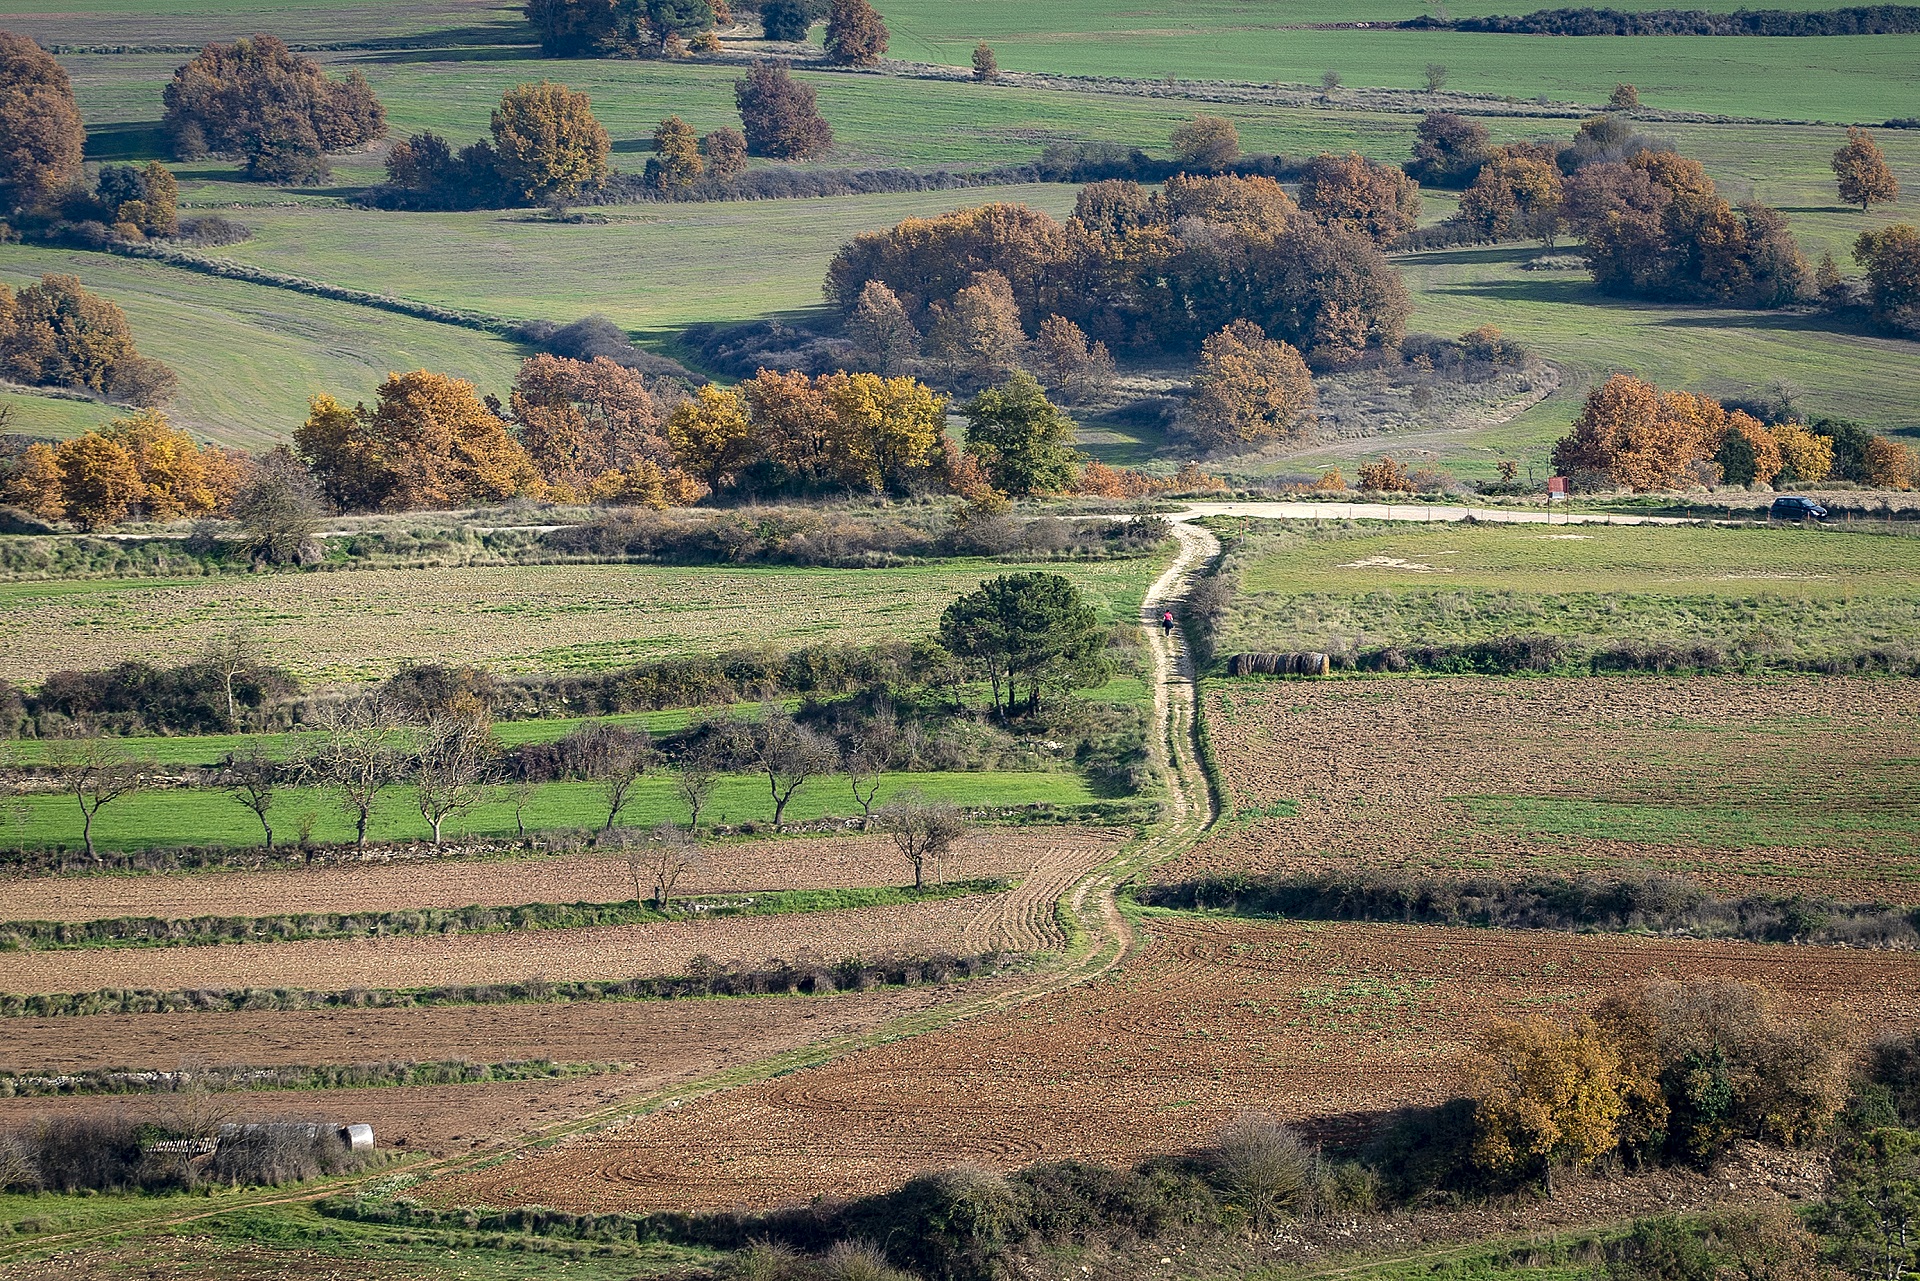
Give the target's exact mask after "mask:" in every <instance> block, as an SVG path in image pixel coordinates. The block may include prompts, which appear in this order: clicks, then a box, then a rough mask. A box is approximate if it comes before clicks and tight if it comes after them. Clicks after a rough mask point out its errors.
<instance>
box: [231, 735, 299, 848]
mask: <svg viewBox="0 0 1920 1281" xmlns="http://www.w3.org/2000/svg"><path fill="white" fill-rule="evenodd" d="M285 772H286V771H285V768H284V767H283V766H282V765H281V764H280V762H279V761H277V760H275V759H274V758H273V753H272V752H270V751H269V750H268V749H267V740H266V738H265V737H264V736H256V737H254V738H252V739H249V740H248V742H247V745H246V746H245V747H243V748H241V749H240V750H239V751H237V752H229V753H227V759H226V760H225V761H223V762H221V765H220V790H221V791H223V792H225V793H226V794H227V795H228V796H231V797H232V798H233V799H234V800H236V801H238V802H239V803H240V805H241V807H242V808H244V809H247V810H249V811H251V812H252V814H253V816H254V817H255V818H257V819H259V820H260V830H261V831H262V832H263V833H265V835H266V840H267V852H268V853H272V852H273V824H272V823H271V822H269V821H268V818H267V812H268V811H269V810H271V809H272V808H273V792H274V788H275V787H277V786H278V785H279V783H280V779H281V776H282V775H283V774H284V773H285Z"/></svg>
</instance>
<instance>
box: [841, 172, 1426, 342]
mask: <svg viewBox="0 0 1920 1281" xmlns="http://www.w3.org/2000/svg"><path fill="white" fill-rule="evenodd" d="M1336 167H1337V168H1339V169H1341V170H1343V171H1349V172H1354V171H1357V172H1365V167H1364V162H1362V164H1361V165H1360V166H1355V167H1353V168H1352V169H1351V170H1349V169H1348V166H1346V165H1345V163H1344V162H1341V163H1340V164H1339V165H1338V166H1330V168H1336ZM1330 185H1337V184H1336V183H1334V181H1333V180H1332V179H1331V178H1330ZM1387 187H1388V185H1387V184H1383V185H1382V188H1381V189H1382V190H1383V191H1384V190H1386V189H1387ZM1395 199H1396V200H1397V197H1395ZM1362 203H1364V202H1362ZM1320 207H1321V208H1322V209H1323V211H1325V212H1326V215H1327V216H1326V220H1324V221H1323V220H1322V219H1321V218H1320V217H1316V216H1313V215H1309V214H1307V213H1305V212H1303V211H1302V209H1301V207H1300V206H1299V205H1297V204H1296V203H1295V202H1294V200H1293V198H1292V197H1290V196H1289V195H1287V193H1286V192H1285V191H1284V190H1283V189H1282V188H1281V186H1280V184H1279V183H1277V182H1274V181H1273V180H1272V179H1269V178H1259V177H1255V178H1239V177H1193V176H1190V175H1185V174H1181V175H1176V176H1175V177H1174V178H1172V179H1170V180H1169V181H1168V182H1167V183H1166V185H1165V186H1164V188H1163V189H1162V190H1160V191H1158V192H1148V191H1147V190H1146V189H1145V188H1143V187H1141V186H1140V185H1139V184H1137V183H1133V182H1126V181H1107V182H1096V183H1093V184H1090V185H1089V186H1087V187H1085V188H1083V189H1082V190H1081V192H1080V195H1079V198H1078V200H1077V202H1076V204H1075V208H1074V213H1073V216H1072V218H1071V219H1070V220H1069V221H1068V222H1067V223H1066V224H1065V225H1064V226H1063V225H1062V224H1061V223H1059V222H1057V221H1055V220H1054V219H1053V218H1052V217H1050V216H1049V215H1047V214H1045V213H1043V212H1040V211H1038V210H1035V209H1031V208H1029V207H1027V206H1024V205H1012V204H990V205H984V206H980V207H977V208H973V209H964V210H960V211H957V212H955V213H951V214H947V215H944V216H942V217H938V218H914V219H908V220H907V221H905V222H902V223H900V224H899V225H897V226H896V227H894V228H892V229H891V230H889V231H885V232H874V233H868V234H865V235H861V236H859V237H856V238H855V239H854V241H853V242H852V243H851V244H848V245H847V246H845V247H844V248H842V249H841V250H840V252H839V253H838V254H836V255H835V257H834V260H833V262H832V264H831V265H830V266H829V269H828V273H827V281H826V292H827V296H828V298H829V299H830V300H831V301H833V302H834V303H835V304H837V305H838V306H839V307H840V309H841V310H842V312H843V313H844V314H846V315H848V316H849V317H851V316H852V315H853V314H854V313H855V311H856V310H857V309H858V308H859V306H860V302H861V297H862V294H863V292H864V291H865V289H866V287H867V285H868V283H869V282H871V281H879V282H880V283H882V284H884V285H885V286H886V287H887V288H888V290H889V291H890V292H891V293H892V294H893V295H894V296H895V297H896V298H897V299H898V300H899V301H900V303H901V304H902V306H903V307H904V309H905V312H906V315H907V318H908V319H909V320H910V321H911V322H913V324H914V325H916V326H917V327H920V328H922V329H923V330H924V329H925V328H926V327H928V326H930V325H934V324H937V323H939V322H940V321H941V319H942V316H943V310H942V309H945V312H946V313H951V312H952V311H954V310H955V309H957V308H959V307H960V306H961V305H963V303H965V302H966V300H965V299H964V298H962V294H963V291H966V290H968V289H975V290H978V289H981V288H991V289H992V290H993V291H994V292H996V293H999V292H1001V290H1002V285H1001V283H1000V282H1002V281H1003V282H1004V294H1003V297H1004V298H1005V299H1006V300H1007V301H1009V302H1010V303H1011V307H1012V309H1013V310H1015V311H1017V313H1018V315H1019V318H1020V322H1021V325H1022V326H1023V328H1027V329H1031V328H1033V327H1034V326H1037V325H1038V324H1039V323H1040V322H1041V321H1042V320H1043V319H1045V318H1046V317H1048V316H1050V315H1058V316H1061V317H1064V318H1065V319H1067V320H1069V321H1072V322H1073V323H1075V324H1076V325H1078V326H1080V327H1081V328H1082V329H1083V330H1084V331H1085V333H1087V334H1088V335H1091V336H1092V337H1093V338H1095V339H1097V340H1098V341H1100V342H1102V343H1106V344H1109V345H1111V346H1112V347H1115V348H1124V349H1127V350H1133V351H1160V350H1172V351H1192V350H1194V349H1196V348H1198V347H1199V346H1200V344H1201V343H1202V341H1203V340H1205V339H1206V337H1207V336H1208V335H1210V334H1213V333H1217V332H1219V331H1220V330H1222V329H1224V328H1226V327H1227V326H1228V325H1229V324H1231V323H1233V322H1234V321H1236V320H1248V321H1252V322H1253V323H1254V324H1256V325H1259V326H1260V327H1261V328H1262V329H1263V330H1264V331H1265V332H1266V333H1267V334H1268V335H1269V336H1271V337H1273V338H1276V339H1280V340H1283V341H1285V342H1287V343H1290V344H1291V345H1293V346H1294V347H1295V348H1297V349H1298V350H1299V351H1300V352H1301V353H1302V354H1303V355H1304V356H1305V358H1306V359H1307V361H1308V362H1309V363H1310V364H1313V365H1316V366H1335V365H1339V364H1343V363H1346V362H1350V361H1352V360H1354V359H1357V358H1358V357H1360V356H1361V355H1363V354H1364V353H1365V352H1367V351H1369V350H1377V349H1381V348H1387V347H1392V346H1394V345H1396V344H1397V343H1398V342H1399V340H1400V338H1401V337H1402V336H1403V334H1404V333H1405V328H1406V317H1407V314H1408V311H1409V309H1410V304H1409V302H1408V299H1407V294H1406V290H1405V288H1404V286H1403V285H1402V283H1401V281H1400V277H1399V275H1398V273H1397V272H1395V271H1394V270H1393V268H1392V267H1391V266H1390V265H1389V264H1388V263H1387V261H1386V258H1385V257H1384V256H1383V255H1382V254H1381V253H1380V251H1379V249H1378V247H1377V246H1376V245H1375V244H1374V243H1373V241H1372V240H1371V239H1370V238H1369V236H1368V235H1367V234H1365V233H1364V232H1363V231H1361V230H1356V229H1354V225H1353V224H1352V222H1351V221H1350V219H1349V215H1348V214H1345V213H1340V212H1337V211H1338V210H1339V209H1343V208H1350V206H1348V205H1346V204H1345V203H1343V202H1336V201H1333V200H1332V199H1331V197H1329V198H1328V200H1327V203H1325V204H1323V205H1321V206H1320ZM995 275H997V277H998V278H999V280H997V281H996V280H995V279H994V278H993V277H994V276H995Z"/></svg>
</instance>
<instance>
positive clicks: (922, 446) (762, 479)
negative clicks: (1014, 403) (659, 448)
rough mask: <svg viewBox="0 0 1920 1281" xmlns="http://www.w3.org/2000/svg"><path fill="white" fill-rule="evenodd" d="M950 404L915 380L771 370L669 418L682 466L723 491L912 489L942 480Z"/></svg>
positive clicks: (707, 390)
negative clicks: (945, 431) (815, 376)
mask: <svg viewBox="0 0 1920 1281" xmlns="http://www.w3.org/2000/svg"><path fill="white" fill-rule="evenodd" d="M945 421H946V399H945V398H944V397H942V396H939V395H937V394H936V393H934V392H933V391H932V390H931V389H930V388H928V387H927V386H926V385H925V384H923V383H920V382H917V381H916V380H914V379H912V378H906V377H895V378H884V377H882V376H880V375H878V374H849V373H834V374H823V375H820V376H819V377H817V378H809V377H807V375H805V374H799V373H784V374H782V373H774V372H771V371H769V370H764V369H763V370H761V371H760V373H759V374H758V375H757V376H755V377H754V378H752V379H749V380H748V381H747V382H744V383H742V384H740V386H738V387H735V388H722V387H716V386H712V385H708V386H705V387H702V388H700V389H699V391H698V392H696V393H695V395H694V396H693V398H692V399H690V400H686V401H683V402H682V403H681V404H680V405H679V406H678V407H677V408H676V409H675V410H674V411H673V413H672V415H671V416H670V417H669V418H668V419H667V422H666V437H667V440H668V442H669V444H670V445H671V447H672V450H673V457H674V460H675V461H676V462H677V463H678V465H679V466H681V467H682V468H684V469H685V470H686V471H687V472H688V473H690V474H691V475H694V476H697V477H699V478H700V480H701V481H703V482H704V483H706V484H707V485H709V486H712V487H713V488H715V489H726V488H740V489H761V488H772V489H779V488H821V487H829V488H845V489H849V490H862V491H866V490H882V491H889V492H896V493H897V492H902V491H905V490H906V489H909V488H912V487H918V486H924V485H935V484H939V483H942V481H943V478H944V476H945V475H946V474H947V472H948V471H949V470H950V469H951V466H952V460H951V459H950V458H949V456H948V453H947V451H946V449H945V448H944V438H943V436H942V429H943V427H944V425H945Z"/></svg>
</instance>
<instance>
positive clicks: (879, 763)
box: [846, 716, 897, 832]
mask: <svg viewBox="0 0 1920 1281" xmlns="http://www.w3.org/2000/svg"><path fill="white" fill-rule="evenodd" d="M896 737H897V735H896V734H895V732H894V728H893V718H892V717H891V716H885V717H875V718H874V720H873V723H872V724H871V725H869V726H868V727H867V730H866V732H865V733H863V734H860V735H857V736H856V737H855V738H854V740H853V744H852V747H851V749H850V750H849V751H848V752H847V764H846V769H847V786H848V787H850V788H851V789H852V790H853V803H854V804H855V805H858V806H859V807H860V830H861V831H863V832H864V831H866V830H867V828H869V827H870V826H872V825H873V803H874V800H875V799H876V798H877V797H878V796H879V794H880V780H881V779H882V778H883V777H884V776H885V774H886V772H887V766H888V765H889V764H890V763H891V762H892V760H893V744H894V740H895V738H896Z"/></svg>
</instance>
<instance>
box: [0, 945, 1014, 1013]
mask: <svg viewBox="0 0 1920 1281" xmlns="http://www.w3.org/2000/svg"><path fill="white" fill-rule="evenodd" d="M1017 959H1018V958H1009V957H1005V956H1002V955H1000V954H998V953H988V954H985V955H980V956H959V957H954V956H925V957H897V956H896V957H890V958H880V959H874V960H868V959H862V958H860V957H844V958H842V959H840V960H838V961H835V962H833V963H832V964H831V965H812V966H798V965H787V966H785V967H783V968H779V969H772V970H753V969H728V968H723V967H708V968H702V969H701V970H700V972H699V973H696V974H682V975H656V976H653V977H644V976H642V977H635V978H627V979H566V980H557V981H556V980H548V979H539V978H534V979H526V980H523V981H521V982H515V983H476V984H457V983H456V984H449V985H442V986H439V987H407V988H364V987H356V988H346V989H339V990H334V991H325V990H317V989H306V988H271V989H268V988H232V989H228V988H194V989H192V990H184V989H172V990H160V989H155V988H103V989H101V990H99V991H94V992H59V993H36V994H33V995H27V996H21V995H13V994H0V1018H81V1017H86V1016H88V1015H95V1014H208V1013H212V1014H223V1013H232V1012H237V1011H241V1010H253V1011H258V1010H278V1011H291V1010H341V1009H355V1010H360V1009H381V1010H392V1009H428V1008H437V1007H440V1006H449V1005H458V1006H465V1005H565V1004H573V1003H576V1002H582V1001H673V1000H699V999H707V998H722V997H750V996H793V995H804V996H822V995H828V994H831V993H834V992H843V991H866V990H867V989H869V988H874V987H913V986H917V985H919V984H923V983H956V982H962V981H965V980H967V979H973V978H979V977H981V976H983V975H988V974H995V973H999V972H1000V971H1002V970H1003V969H1005V968H1007V967H1008V965H1009V964H1011V963H1012V962H1013V961H1015V960H1017Z"/></svg>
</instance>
